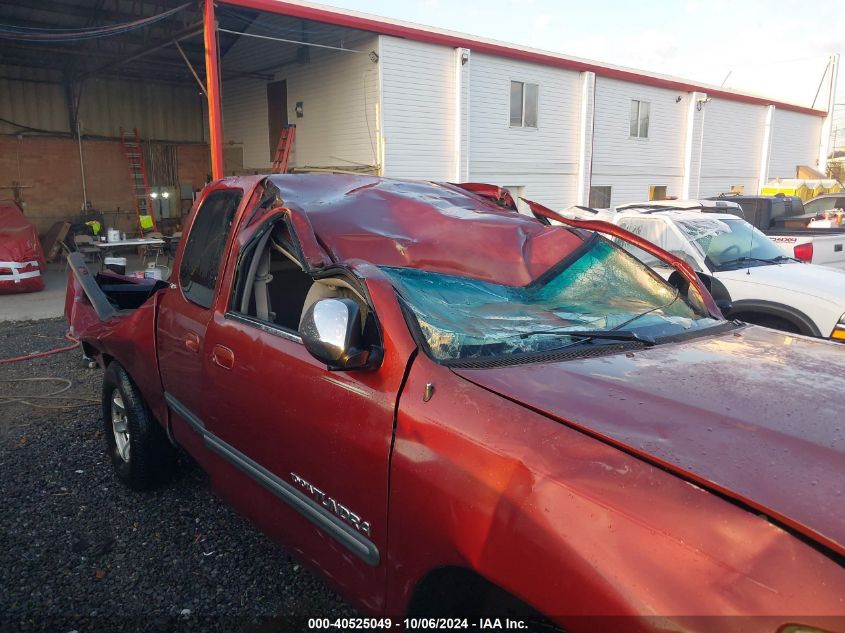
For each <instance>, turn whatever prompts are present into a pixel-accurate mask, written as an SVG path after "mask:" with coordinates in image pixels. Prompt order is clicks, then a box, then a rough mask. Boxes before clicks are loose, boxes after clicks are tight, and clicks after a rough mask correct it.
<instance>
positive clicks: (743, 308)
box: [727, 299, 822, 337]
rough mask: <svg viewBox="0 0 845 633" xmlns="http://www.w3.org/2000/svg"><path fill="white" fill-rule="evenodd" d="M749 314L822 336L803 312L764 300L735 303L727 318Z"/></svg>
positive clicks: (744, 300)
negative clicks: (772, 317) (779, 320)
mask: <svg viewBox="0 0 845 633" xmlns="http://www.w3.org/2000/svg"><path fill="white" fill-rule="evenodd" d="M747 312H756V313H759V314H766V315H770V316H775V317H779V318H781V319H784V320H785V321H789V322H790V323H792V324H793V325H795V327H797V328H798V330H799V332H800V333H801V334H804V335H806V336H816V337H821V336H822V333H821V331H819V328H818V327H817V326H816V324H815V323H814V322H813V320H812V319H811V318H810V317H808V316H807V315H806V314H804V313H803V312H801V310H798V309H797V308H793V307H792V306H787V305H783V304H782V303H775V302H774V301H764V300H762V299H741V300H739V301H735V302H733V305H732V306H731V310H730V314H729V315H727V316H728V317H729V318H732V317H733V316H734V315H738V314H744V313H747Z"/></svg>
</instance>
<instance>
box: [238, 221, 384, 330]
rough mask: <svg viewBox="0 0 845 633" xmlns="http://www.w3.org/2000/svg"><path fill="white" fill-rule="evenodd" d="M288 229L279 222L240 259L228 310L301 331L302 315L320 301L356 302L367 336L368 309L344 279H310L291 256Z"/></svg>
mask: <svg viewBox="0 0 845 633" xmlns="http://www.w3.org/2000/svg"><path fill="white" fill-rule="evenodd" d="M293 243H294V241H293V239H292V237H291V235H290V231H289V229H288V226H287V225H286V224H285V223H284V222H282V221H278V222H276V223H275V224H274V226H273V227H272V228H271V229H269V230H268V231H267V232H265V233H264V234H263V235H262V236H261V237H260V238H259V239H258V240H257V242H256V243H255V245H254V246H253V247H252V249H251V250H250V251H249V252H247V253H246V255H245V256H244V257H243V258H241V261H240V264H239V270H238V282H237V285H236V291H235V294H234V295H233V296H232V300H231V304H230V305H231V310H232V311H234V312H237V313H240V314H243V315H244V316H248V317H251V318H254V319H256V320H258V321H261V322H264V323H268V324H272V325H276V326H279V327H282V328H284V329H286V330H289V331H291V332H298V331H299V323H300V321H301V319H302V315H303V314H304V312H305V310H306V309H307V308H308V307H309V306H310V305H311V304H313V303H314V302H316V301H319V300H320V299H327V298H335V297H346V298H350V299H353V300H355V301H357V302H358V304H359V306H360V307H361V310H362V317H363V319H362V321H363V326H364V330H365V332H366V331H367V329H368V328H370V327H372V326H371V325H368V324H369V323H370V321H371V318H370V317H371V315H370V314H369V312H370V311H369V306H368V305H367V302H366V300H365V299H364V297H362V296H361V295H360V294H359V293H358V291H357V290H355V289H354V288H353V286H352V285H351V284H350V283H349V282H347V281H346V280H344V279H341V278H338V277H331V278H325V279H316V280H315V279H314V278H313V277H311V275H309V274H308V273H306V272H305V271H304V269H303V267H302V264H301V263H300V262H299V260H298V258H297V256H296V255H295V253H296V250H295V249H294V247H293Z"/></svg>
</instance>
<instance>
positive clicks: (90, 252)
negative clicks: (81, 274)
mask: <svg viewBox="0 0 845 633" xmlns="http://www.w3.org/2000/svg"><path fill="white" fill-rule="evenodd" d="M73 243H74V245H75V246H76V250H77V251H78V252H80V253H82V256H83V257H84V258H85V261H86V262H95V261H99V262H102V260H103V257H102V253H101V252H100V249H99V247H97V246H94V238H93V237H91V236H90V235H74V236H73Z"/></svg>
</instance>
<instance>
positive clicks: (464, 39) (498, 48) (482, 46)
mask: <svg viewBox="0 0 845 633" xmlns="http://www.w3.org/2000/svg"><path fill="white" fill-rule="evenodd" d="M223 3H224V4H229V5H233V6H239V7H244V8H248V9H253V10H257V11H266V12H268V13H279V14H283V15H289V16H292V17H297V18H302V19H305V20H314V21H317V22H324V23H327V24H335V25H338V26H346V27H349V28H355V29H361V30H365V31H372V32H374V33H380V34H382V35H390V36H393V37H401V38H405V39H409V40H414V41H418V42H426V43H429V44H440V45H442V46H450V47H453V48H458V47H461V48H469V49H472V50H473V51H475V52H480V53H488V54H491V55H498V56H500V57H506V58H509V59H517V60H520V61H526V62H533V63H537V64H543V65H546V66H552V67H555V68H564V69H567V70H574V71H578V72H584V71H588V72H594V73H595V74H596V75H598V76H600V77H607V78H610V79H620V80H623V81H631V82H635V83H641V84H646V85H649V86H656V87H658V88H667V89H670V90H681V91H683V92H706V93H707V95H708V96H709V97H718V98H722V99H728V100H731V101H740V102H743V103H750V104H754V105H762V106H769V105H773V106H775V107H776V108H778V109H781V110H790V111H792V112H800V113H802V114H811V115H814V116H819V117H825V116H827V114H828V113H827V111H825V110H816V109H814V108H808V107H806V106H801V105H798V104H794V103H787V102H782V101H774V100H772V99H767V98H766V97H763V96H759V95H753V94H749V93H744V92H739V91H734V90H725V89H723V88H720V87H718V86H710V85H706V84H696V83H691V82H689V81H687V80H684V79H681V78H678V77H671V76H668V75H658V74H653V73H646V72H643V71H638V70H634V69H630V68H624V67H621V66H613V65H610V64H602V63H599V62H595V61H590V60H586V59H580V58H575V57H568V56H565V55H560V54H557V53H552V52H549V51H542V50H537V49H532V48H527V47H522V46H518V45H516V44H507V43H504V42H498V41H496V40H489V39H485V38H480V37H476V36H472V35H466V34H464V33H458V32H455V31H446V30H442V29H435V28H431V27H423V26H421V25H418V24H412V23H410V22H402V21H398V20H391V19H388V18H382V17H379V16H374V15H370V14H366V13H359V12H357V11H347V10H344V9H339V8H335V7H327V6H324V5H316V4H310V3H307V4H306V3H300V2H285V1H284V0H223Z"/></svg>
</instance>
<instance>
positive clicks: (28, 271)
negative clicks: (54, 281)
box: [0, 201, 47, 294]
mask: <svg viewBox="0 0 845 633" xmlns="http://www.w3.org/2000/svg"><path fill="white" fill-rule="evenodd" d="M46 271H47V263H46V261H45V259H44V253H43V251H42V250H41V243H40V242H39V241H38V232H37V231H36V230H35V225H34V224H33V223H32V222H30V221H29V219H28V218H27V217H26V216H25V215H24V213H23V209H22V208H21V207H20V206H19V205H18V204H17V203H16V202H13V201H0V294H11V293H16V292H38V291H40V290H44V277H43V276H42V275H43V274H44V273H45V272H46Z"/></svg>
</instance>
